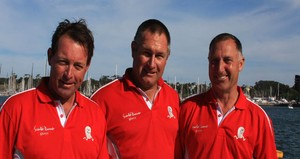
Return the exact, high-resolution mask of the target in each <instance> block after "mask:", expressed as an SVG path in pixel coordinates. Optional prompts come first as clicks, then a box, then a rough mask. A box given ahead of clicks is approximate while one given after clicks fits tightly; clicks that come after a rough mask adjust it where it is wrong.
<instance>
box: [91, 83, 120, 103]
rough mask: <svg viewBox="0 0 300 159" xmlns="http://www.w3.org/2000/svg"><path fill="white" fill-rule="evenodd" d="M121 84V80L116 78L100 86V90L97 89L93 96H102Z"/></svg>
mask: <svg viewBox="0 0 300 159" xmlns="http://www.w3.org/2000/svg"><path fill="white" fill-rule="evenodd" d="M120 84H121V80H119V79H115V80H113V81H111V82H109V83H107V84H105V85H103V86H102V87H100V88H99V89H98V90H96V91H95V92H94V93H93V94H92V95H91V98H92V99H94V98H97V97H98V96H102V95H103V94H105V93H108V92H112V91H114V90H115V89H116V88H117V87H118V86H119V85H120Z"/></svg>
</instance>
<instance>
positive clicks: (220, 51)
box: [209, 39, 238, 57]
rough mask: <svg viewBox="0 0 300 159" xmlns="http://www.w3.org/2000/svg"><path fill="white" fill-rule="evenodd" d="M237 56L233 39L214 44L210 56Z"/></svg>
mask: <svg viewBox="0 0 300 159" xmlns="http://www.w3.org/2000/svg"><path fill="white" fill-rule="evenodd" d="M218 55H222V56H235V55H238V50H237V47H236V44H235V42H234V41H233V40H232V39H226V40H222V41H219V42H217V43H215V44H214V47H213V48H212V50H210V52H209V56H210V57H211V56H218Z"/></svg>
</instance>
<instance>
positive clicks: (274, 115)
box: [0, 96, 300, 159]
mask: <svg viewBox="0 0 300 159" xmlns="http://www.w3.org/2000/svg"><path fill="white" fill-rule="evenodd" d="M6 98H7V97H2V96H0V104H1V103H2V102H4V100H5V99H6ZM262 108H263V109H264V110H265V111H266V112H267V114H268V115H269V117H270V118H271V119H272V121H273V126H274V130H275V137H276V139H275V140H276V147H277V149H278V150H281V151H283V155H284V156H283V158H284V159H300V107H294V109H288V108H287V107H274V106H273V107H272V106H262ZM266 146H268V145H266Z"/></svg>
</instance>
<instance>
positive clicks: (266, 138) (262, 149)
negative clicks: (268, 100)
mask: <svg viewBox="0 0 300 159" xmlns="http://www.w3.org/2000/svg"><path fill="white" fill-rule="evenodd" d="M260 130H261V131H260V133H259V134H258V135H259V140H258V142H257V144H256V146H255V149H254V154H253V157H254V158H270V159H271V158H274V159H277V152H276V145H275V134H274V129H273V124H272V121H271V119H269V117H268V116H265V118H264V119H262V120H261V126H260Z"/></svg>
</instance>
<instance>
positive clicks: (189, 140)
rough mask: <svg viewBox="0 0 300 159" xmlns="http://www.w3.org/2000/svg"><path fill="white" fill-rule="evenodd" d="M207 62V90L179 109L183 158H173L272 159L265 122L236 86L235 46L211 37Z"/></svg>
mask: <svg viewBox="0 0 300 159" xmlns="http://www.w3.org/2000/svg"><path fill="white" fill-rule="evenodd" d="M208 60H209V78H210V81H211V84H212V87H211V89H210V90H209V91H208V92H205V93H202V94H199V95H196V96H193V97H190V98H189V99H186V100H185V101H184V102H183V103H182V105H181V110H180V120H179V131H180V133H179V134H180V139H181V148H182V152H183V154H182V155H181V156H177V157H178V158H184V157H185V158H191V159H199V158H207V159H215V158H226V159H231V158H232V159H236V158H243V159H244V158H245V159H246V158H248V159H251V158H260V159H261V158H268V159H272V158H273V159H275V158H277V156H276V146H275V139H274V138H275V137H274V131H273V127H272V122H271V119H270V118H269V117H268V116H267V114H266V113H265V111H264V110H263V109H262V108H261V107H260V106H258V105H256V104H255V103H252V102H251V101H249V100H248V99H247V98H246V97H245V95H244V94H243V92H242V89H241V88H240V87H239V86H238V85H237V83H238V76H239V72H240V71H242V69H243V66H244V61H245V59H244V56H243V54H242V45H241V43H240V41H239V40H238V39H237V38H236V37H235V36H233V35H231V34H228V33H223V34H220V35H218V36H216V37H215V38H214V39H213V40H212V42H211V43H210V47H209V55H208Z"/></svg>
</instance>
